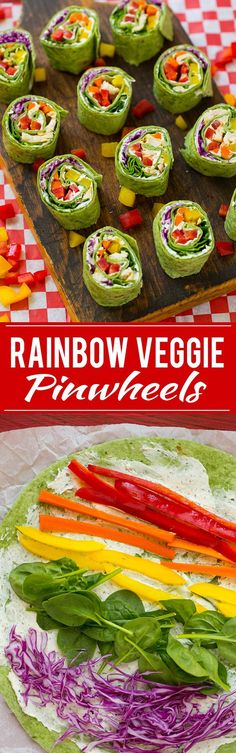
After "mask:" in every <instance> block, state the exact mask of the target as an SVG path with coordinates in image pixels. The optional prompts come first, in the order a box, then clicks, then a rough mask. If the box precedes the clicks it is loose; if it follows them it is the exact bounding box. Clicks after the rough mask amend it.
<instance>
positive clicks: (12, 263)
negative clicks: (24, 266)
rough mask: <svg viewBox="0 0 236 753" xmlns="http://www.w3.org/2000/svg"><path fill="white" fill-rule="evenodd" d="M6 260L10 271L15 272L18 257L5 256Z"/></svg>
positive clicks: (17, 265)
mask: <svg viewBox="0 0 236 753" xmlns="http://www.w3.org/2000/svg"><path fill="white" fill-rule="evenodd" d="M7 261H9V264H11V269H12V272H13V271H14V272H15V270H16V269H17V268H18V267H19V263H20V262H19V259H9V257H8V256H7Z"/></svg>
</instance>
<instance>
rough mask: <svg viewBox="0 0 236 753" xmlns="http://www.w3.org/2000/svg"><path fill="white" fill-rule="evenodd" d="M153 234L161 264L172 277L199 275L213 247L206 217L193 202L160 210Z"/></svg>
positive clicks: (177, 204)
mask: <svg viewBox="0 0 236 753" xmlns="http://www.w3.org/2000/svg"><path fill="white" fill-rule="evenodd" d="M153 233H154V241H155V246H156V251H157V256H158V258H159V261H160V264H161V266H162V268H163V269H164V271H165V272H166V273H167V274H168V275H169V276H170V277H173V278H175V277H185V276H186V275H190V274H196V273H197V272H199V271H200V270H201V269H202V267H203V265H204V264H205V262H206V261H207V259H208V257H209V256H210V253H211V251H212V250H213V248H214V236H213V231H212V228H211V225H210V222H209V220H208V217H207V214H206V212H204V210H203V209H202V208H201V207H200V206H199V204H195V203H193V202H191V201H186V202H184V201H175V202H174V201H172V202H170V204H166V205H165V206H164V207H163V208H161V210H160V211H159V212H158V214H157V215H156V217H155V220H154V224H153Z"/></svg>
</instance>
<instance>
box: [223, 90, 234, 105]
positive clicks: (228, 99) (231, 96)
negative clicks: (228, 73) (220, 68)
mask: <svg viewBox="0 0 236 753" xmlns="http://www.w3.org/2000/svg"><path fill="white" fill-rule="evenodd" d="M224 99H225V101H226V102H227V105H231V106H232V107H235V102H236V97H235V96H234V94H233V93H232V92H226V94H224Z"/></svg>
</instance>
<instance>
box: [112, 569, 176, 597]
mask: <svg viewBox="0 0 236 753" xmlns="http://www.w3.org/2000/svg"><path fill="white" fill-rule="evenodd" d="M112 580H113V583H115V584H116V585H117V586H119V587H120V588H125V589H127V590H128V591H134V593H135V594H138V596H141V599H145V600H146V601H155V602H159V601H164V600H166V599H178V598H179V597H178V596H176V595H174V594H172V593H169V592H168V593H167V591H162V590H161V589H160V588H154V587H153V586H148V585H147V584H146V583H140V582H139V581H138V580H134V579H133V578H128V576H127V575H116V576H115V577H114V578H113V579H112Z"/></svg>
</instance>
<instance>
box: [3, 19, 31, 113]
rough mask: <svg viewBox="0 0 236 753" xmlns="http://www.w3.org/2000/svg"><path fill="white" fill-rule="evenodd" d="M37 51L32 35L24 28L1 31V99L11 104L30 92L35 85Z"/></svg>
mask: <svg viewBox="0 0 236 753" xmlns="http://www.w3.org/2000/svg"><path fill="white" fill-rule="evenodd" d="M34 71H35V51H34V45H33V40H32V37H31V35H30V34H29V32H28V31H24V29H17V30H15V29H9V30H7V31H2V32H1V33H0V101H1V102H5V104H7V105H8V104H9V103H10V102H12V101H13V99H16V97H21V96H22V95H23V94H28V92H29V91H30V90H31V88H32V86H33V81H34Z"/></svg>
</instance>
